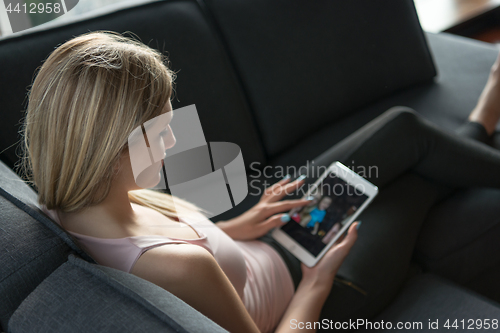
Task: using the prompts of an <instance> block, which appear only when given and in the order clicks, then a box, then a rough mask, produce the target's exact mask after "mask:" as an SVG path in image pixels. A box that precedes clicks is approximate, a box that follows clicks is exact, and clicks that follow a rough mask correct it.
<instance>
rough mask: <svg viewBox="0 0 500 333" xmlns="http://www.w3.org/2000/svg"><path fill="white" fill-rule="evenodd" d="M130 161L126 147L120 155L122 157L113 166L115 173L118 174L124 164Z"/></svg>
mask: <svg viewBox="0 0 500 333" xmlns="http://www.w3.org/2000/svg"><path fill="white" fill-rule="evenodd" d="M128 159H130V157H129V153H128V147H125V148H124V149H123V150H122V152H121V153H120V157H119V158H118V159H117V160H116V162H115V164H114V165H113V173H114V174H118V173H119V172H120V169H121V168H122V166H123V163H124V162H126V161H127V160H128Z"/></svg>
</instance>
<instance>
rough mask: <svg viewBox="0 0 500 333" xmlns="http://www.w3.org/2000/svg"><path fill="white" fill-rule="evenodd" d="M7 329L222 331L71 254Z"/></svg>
mask: <svg viewBox="0 0 500 333" xmlns="http://www.w3.org/2000/svg"><path fill="white" fill-rule="evenodd" d="M9 332H11V333H17V332H23V333H27V332H54V333H55V332H95V333H98V332H103V333H112V332H117V333H118V332H119V333H121V332H200V333H202V332H203V333H204V332H214V333H215V332H227V331H226V330H224V329H222V328H221V327H220V326H218V325H217V324H215V323H214V322H213V321H211V320H210V319H208V318H207V317H205V316H204V315H202V314H201V313H199V312H198V311H196V310H195V309H193V308H192V307H190V306H189V305H187V304H186V303H184V302H183V301H182V300H180V299H179V298H177V297H175V296H174V295H172V294H171V293H169V292H168V291H166V290H164V289H162V288H160V287H158V286H157V285H155V284H152V283H150V282H148V281H146V280H143V279H141V278H139V277H137V276H135V275H132V274H129V273H125V272H122V271H119V270H116V269H113V268H108V267H103V266H98V265H94V264H90V263H88V262H86V261H84V260H82V259H80V258H79V257H77V256H75V255H70V256H69V260H68V262H66V263H65V264H63V265H62V266H60V267H59V268H58V269H57V270H56V271H55V272H53V273H52V274H51V275H50V276H49V277H48V278H47V279H45V280H44V281H43V282H42V283H41V284H40V285H39V286H38V287H37V288H36V289H35V290H34V291H33V292H32V293H31V294H30V295H29V296H28V297H27V298H26V300H25V301H24V302H23V303H22V304H21V305H20V306H19V308H18V309H17V310H16V312H15V313H14V315H13V316H12V318H11V320H10V321H9Z"/></svg>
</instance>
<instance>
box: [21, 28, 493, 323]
mask: <svg viewBox="0 0 500 333" xmlns="http://www.w3.org/2000/svg"><path fill="white" fill-rule="evenodd" d="M173 79H174V75H173V73H172V71H170V70H169V69H168V68H167V67H166V65H165V59H164V57H163V56H162V55H161V54H160V53H159V52H158V51H156V50H154V49H151V48H149V47H147V46H145V45H144V44H142V43H140V42H138V41H136V40H133V39H130V38H125V37H123V36H121V35H120V34H117V33H113V32H106V31H101V32H92V33H87V34H84V35H81V36H78V37H76V38H73V39H71V40H70V41H68V42H66V43H64V44H62V45H61V46H59V47H58V48H56V49H55V50H54V51H53V52H52V54H51V55H50V56H49V57H48V58H47V60H46V61H45V62H44V64H43V66H42V67H41V68H40V70H39V72H38V73H37V76H36V79H35V80H34V82H33V85H32V88H31V91H30V94H29V105H28V110H27V115H26V119H25V128H24V138H25V158H24V161H25V162H26V163H25V164H26V165H25V168H26V172H27V173H28V174H29V176H30V177H31V179H32V181H33V182H34V185H35V186H36V187H37V190H38V195H39V202H40V204H41V205H43V207H44V210H45V211H46V212H47V213H48V214H50V215H51V216H52V217H53V218H54V220H56V222H58V223H60V225H61V226H62V227H63V228H64V229H65V230H67V231H68V232H69V233H71V234H72V235H73V236H74V237H75V238H76V240H77V241H78V242H79V244H80V245H81V246H82V247H83V248H84V249H85V250H87V251H88V252H89V253H90V254H91V255H92V256H93V257H94V258H95V259H96V260H97V262H98V263H100V264H103V265H107V266H110V267H114V268H117V269H121V270H124V271H127V272H130V273H132V274H134V275H137V276H139V277H142V278H144V279H146V280H149V281H151V282H152V283H155V284H157V285H159V286H160V287H162V288H164V289H166V290H168V291H169V292H171V293H172V294H174V295H176V296H177V297H179V298H180V299H182V300H184V301H185V302H186V303H188V304H190V305H191V306H192V307H194V308H195V309H197V310H198V311H200V312H201V313H203V314H204V315H206V316H207V317H208V318H210V319H212V320H213V321H215V322H216V323H218V324H219V325H221V326H222V327H224V328H226V329H227V330H229V331H231V332H259V331H260V332H271V331H276V332H289V331H296V328H297V327H296V326H295V327H294V325H293V324H292V323H305V322H314V321H316V320H318V319H319V318H320V313H321V311H322V310H323V312H325V311H326V316H327V317H329V318H330V319H334V318H339V317H338V314H340V313H341V312H342V311H344V313H342V315H346V314H349V313H351V314H352V311H353V310H356V309H350V308H348V307H345V306H342V299H338V297H339V295H337V294H336V293H333V292H331V290H332V285H333V281H334V277H335V275H336V273H337V271H338V269H339V267H340V265H341V263H342V262H343V261H344V259H345V258H346V256H347V254H348V253H349V251H350V249H351V248H352V246H353V245H354V243H355V241H356V239H357V237H358V232H357V227H359V223H354V224H353V225H352V226H351V227H350V229H349V231H348V234H347V236H346V237H345V238H344V239H343V240H342V241H341V242H340V243H338V244H337V245H336V246H334V247H333V248H332V249H331V250H330V251H329V252H328V253H327V254H326V255H325V257H324V258H323V259H322V260H321V261H320V262H319V264H318V265H316V266H315V267H313V268H308V267H305V266H304V265H302V266H300V263H298V262H295V264H294V265H296V267H295V269H296V268H297V267H299V269H300V270H301V279H300V283H298V286H297V287H296V288H295V286H294V283H293V282H294V279H295V278H296V276H295V275H294V274H291V273H292V271H293V269H294V267H291V266H287V264H286V263H285V261H284V259H283V258H282V257H281V256H280V255H279V254H278V251H277V250H275V247H272V246H269V245H268V244H266V243H264V242H262V241H259V240H256V239H257V238H259V237H261V236H263V235H265V234H267V232H268V231H270V230H271V229H272V228H274V227H277V226H279V225H281V224H282V223H283V222H282V220H284V221H286V220H287V216H286V215H285V214H283V212H286V211H289V210H290V209H292V208H294V207H300V206H303V205H306V204H308V201H307V200H284V201H280V200H281V199H283V197H284V194H285V193H290V192H291V191H292V190H294V189H297V188H299V187H300V186H301V185H303V183H304V179H302V178H301V179H297V180H295V181H291V180H290V179H289V178H286V179H283V180H282V181H280V182H278V183H276V184H275V185H273V186H271V187H270V188H269V189H268V190H266V191H265V193H264V194H263V195H262V198H261V199H260V201H259V203H258V204H257V205H256V206H254V207H253V208H251V209H250V210H248V211H247V212H245V213H244V214H242V215H241V216H238V217H236V218H234V219H232V220H228V221H222V222H219V223H216V224H215V225H214V224H213V223H212V222H210V221H209V220H207V219H206V218H205V219H203V220H201V221H197V222H196V223H194V222H193V221H194V220H199V217H200V214H201V213H200V212H199V210H198V209H197V208H196V207H195V206H194V205H192V204H190V203H188V202H183V203H182V204H181V205H180V206H177V208H178V209H177V211H176V210H175V209H174V207H173V206H172V205H171V202H172V200H171V197H169V196H168V195H166V194H161V193H158V192H154V191H151V190H144V189H141V188H140V187H139V186H137V184H136V183H135V181H134V176H133V172H132V168H131V162H130V156H129V154H128V147H127V138H128V136H129V135H130V133H131V132H132V131H133V130H134V129H135V128H137V127H138V126H141V124H143V123H145V122H146V121H148V120H150V119H153V118H155V117H157V116H160V115H165V117H164V118H165V119H166V120H167V121H166V122H165V123H163V124H162V125H161V126H157V128H155V129H152V131H153V132H148V138H149V139H150V140H149V145H150V146H151V147H154V148H155V149H163V150H166V149H168V148H170V147H172V146H173V145H174V144H175V135H174V133H172V131H171V128H170V126H169V121H170V120H171V118H172V113H173V112H172V106H171V104H170V97H171V94H172V83H173ZM483 109H484V110H486V108H484V107H483ZM484 110H483V111H484ZM488 112H490V111H488ZM486 113H487V112H486V111H484V112H483V113H481V112H479V113H476V116H477V115H478V114H479V115H483V116H484V115H485V114H486ZM488 114H489V115H491V114H490V113H488ZM493 118H494V117H493ZM497 120H498V118H496V119H489V120H487V121H486V120H485V127H486V126H487V127H488V128H490V127H491V125H492V124H491V122H492V121H495V122H496V121H497ZM486 122H488V123H487V124H486ZM475 124H479V122H475ZM479 126H482V125H480V124H479ZM473 127H474V128H477V126H476V125H474V126H473ZM481 128H482V127H481ZM395 129H399V130H400V131H401V132H398V133H396V132H394V130H395ZM408 129H412V131H409V130H408ZM391 133H393V134H391ZM404 133H407V134H404ZM408 133H409V134H412V135H415V137H417V138H418V140H420V141H418V140H417V139H415V140H413V139H412V138H413V137H411V136H409V134H408ZM150 134H151V135H152V137H155V138H156V139H155V140H151V137H150ZM424 134H428V135H424ZM394 135H399V136H398V139H397V140H394ZM427 137H429V139H427ZM368 138H369V140H368ZM405 138H407V140H406V139H405ZM412 140H413V141H416V142H417V143H418V147H421V146H422V145H421V144H422V143H424V142H426V140H434V141H435V142H438V143H439V144H437V145H436V146H435V147H436V148H435V149H437V151H435V152H433V153H432V154H427V153H428V152H426V151H419V152H418V154H420V155H418V154H417V155H415V154H409V155H408V156H405V155H404V154H399V155H398V158H399V160H398V161H394V160H390V159H389V161H386V157H387V156H386V155H387V154H385V155H384V149H386V150H387V145H386V146H385V147H383V149H382V150H381V149H379V150H378V152H379V153H380V154H379V155H380V156H379V155H377V154H373V153H367V152H373V151H374V149H375V148H374V147H377V146H379V145H382V146H383V145H384V143H391V144H392V143H394V142H396V141H397V142H399V144H400V146H401V145H403V143H402V142H405V141H408V142H406V146H401V149H402V150H404V149H414V148H415V149H416V147H413V146H412V145H411V143H409V142H410V141H412ZM350 142H356V144H355V145H351V144H350ZM479 145H481V146H480V147H479V148H478V146H479ZM403 148H404V149H403ZM452 148H453V149H452ZM454 148H457V149H454ZM335 149H337V150H338V154H337V153H336V150H335ZM243 153H244V152H243ZM393 153H396V154H398V152H393ZM443 155H445V156H446V159H445V161H444V163H445V165H442V164H440V163H442V162H443V161H442V156H443ZM325 156H326V155H325ZM325 156H323V157H322V159H320V160H321V161H322V162H323V163H324V164H329V163H332V162H333V161H335V160H338V159H340V160H342V159H345V158H352V157H353V156H354V157H356V158H355V161H356V162H357V163H365V164H367V165H378V167H379V170H380V171H379V172H380V178H377V179H370V180H371V181H373V182H374V183H376V184H377V185H379V186H381V187H383V186H385V184H387V183H389V182H390V181H392V180H394V179H395V178H396V177H400V176H401V175H402V174H404V173H405V172H409V170H410V169H413V170H415V171H416V172H421V173H423V174H425V175H426V176H429V177H430V178H431V179H435V181H439V180H443V181H444V182H445V183H446V184H447V185H449V186H459V185H460V184H462V183H463V184H465V185H471V186H472V185H484V184H485V183H488V184H493V186H497V187H498V186H500V173H499V172H497V173H496V175H493V177H489V178H488V179H486V178H485V177H484V175H485V174H491V171H492V170H499V168H500V154H499V153H498V152H497V151H495V150H493V149H491V148H488V147H486V146H484V147H483V145H482V144H479V143H477V142H473V141H470V140H462V139H461V138H459V137H455V136H446V135H445V134H443V133H441V132H439V131H438V130H437V129H435V128H433V127H431V126H429V125H428V124H427V123H425V122H423V121H421V120H420V119H419V118H418V117H417V116H416V115H415V114H414V113H411V112H409V111H405V110H396V111H394V110H393V111H391V112H388V113H386V114H385V115H384V116H382V117H380V118H378V119H377V120H375V121H374V122H372V123H371V124H370V125H369V126H368V127H365V128H363V129H361V130H360V131H358V132H356V133H355V134H354V135H353V136H352V137H350V138H348V139H347V140H346V141H344V143H343V144H341V145H339V146H338V147H337V148H334V149H333V150H332V151H331V152H329V153H328V155H327V158H325ZM415 156H417V157H418V158H417V159H416V160H413V159H412V158H414V157H415ZM467 157H468V158H470V159H473V160H474V161H475V162H476V167H477V168H478V169H479V170H478V171H480V172H477V173H473V174H471V173H469V172H465V171H466V169H465V168H464V167H462V168H460V166H461V165H462V164H461V162H460V161H463V160H467ZM446 163H447V164H446ZM450 163H451V165H454V167H455V169H454V170H452V171H453V172H451V173H450V174H449V175H446V177H442V176H443V173H442V170H441V169H440V168H441V167H446V166H447V165H450ZM457 165H458V166H459V167H457ZM160 166H161V165H160V164H158V165H153V166H152V167H151V169H150V176H151V177H150V180H151V181H152V183H154V182H155V181H159V179H160V177H159V170H160ZM440 177H441V178H442V179H440ZM430 188H432V187H430ZM426 189H427V190H429V188H426ZM401 190H402V191H403V190H404V188H403V189H401ZM423 190H424V189H422V191H423ZM392 191H394V190H392ZM429 191H432V189H431V190H429ZM409 192H411V191H409ZM383 193H384V189H383V188H382V189H381V195H380V196H381V197H383V196H384V194H383ZM388 193H392V192H391V190H389V191H388ZM411 193H412V194H411V195H410V196H409V197H410V198H412V197H414V196H415V195H416V194H415V193H414V192H411ZM420 194H422V193H420ZM422 195H426V194H425V193H423V194H422ZM397 196H398V197H399V198H401V197H403V196H404V194H401V193H397ZM427 197H429V195H427V196H426V198H427ZM399 204H401V202H400V203H399ZM430 204H432V202H431V201H430V200H427V199H426V201H425V205H426V206H425V207H424V208H426V207H427V206H428V205H430ZM374 205H375V207H376V204H375V203H374ZM412 205H413V207H414V206H418V205H419V203H415V202H412ZM417 208H418V207H417ZM179 210H182V212H183V213H186V214H193V215H192V216H196V217H197V218H196V219H193V220H190V219H189V218H179V215H178V214H179V213H180V212H179ZM398 212H399V210H398ZM182 216H185V215H182ZM288 219H289V217H288ZM421 220H422V217H420V216H419V219H418V218H416V217H414V216H410V217H408V221H406V223H405V224H404V225H405V228H407V229H409V230H410V231H411V232H409V233H404V232H402V229H401V227H398V228H396V229H395V230H392V229H394V228H392V226H393V225H395V224H399V225H401V223H400V222H401V215H398V214H392V213H391V210H390V209H389V210H387V211H386V215H385V216H383V217H380V216H379V217H374V218H373V219H371V220H370V218H369V219H368V220H367V222H365V223H366V224H367V227H368V228H371V227H372V226H373V227H375V228H387V229H388V231H387V233H385V234H384V235H386V236H387V237H396V238H400V239H401V240H404V241H402V242H386V241H382V240H380V241H379V242H371V245H370V249H369V251H365V252H368V253H367V254H366V255H367V256H370V255H374V254H375V255H377V254H379V253H380V251H385V250H386V249H385V248H384V247H385V246H399V247H401V248H400V249H398V250H397V251H395V252H397V255H398V256H399V257H397V258H389V259H387V258H385V257H383V256H377V257H376V258H375V259H374V260H375V261H374V262H377V260H386V261H387V260H394V261H395V262H393V263H392V264H393V265H394V266H395V268H391V269H393V270H394V271H396V272H398V273H397V274H399V275H391V274H393V272H392V271H387V272H385V271H384V274H386V275H390V276H391V277H393V278H395V279H392V280H389V279H385V280H388V281H389V282H391V283H390V286H386V285H384V281H385V280H382V282H381V281H378V280H377V278H376V277H375V278H373V279H374V280H375V281H374V283H375V284H377V288H379V289H381V290H382V291H385V289H384V288H390V293H389V295H391V294H394V293H395V292H396V291H397V288H398V286H399V285H400V282H401V281H399V280H397V278H398V277H399V276H400V275H401V274H400V271H402V272H404V269H405V267H407V264H408V262H409V260H410V255H408V253H410V254H411V249H412V248H413V244H414V238H415V235H416V234H417V232H418V229H419V226H420V223H421ZM406 225H408V227H406ZM367 234H368V233H367ZM379 234H380V233H379ZM394 235H395V236H394ZM406 238H408V239H409V240H407V239H406ZM387 243H392V244H387ZM358 254H359V253H358ZM363 255H364V254H363ZM362 257H363V256H356V257H355V258H359V259H360V260H362V259H363V258H362ZM356 265H357V266H356V267H357V268H359V269H360V271H361V272H362V274H361V275H358V276H354V277H353V279H357V278H359V279H363V278H368V277H365V275H367V276H369V278H372V277H373V276H374V274H369V270H370V269H373V267H374V265H364V264H363V262H362V261H361V262H360V263H357V264H356ZM391 267H392V266H391ZM363 269H365V270H366V272H365V271H363ZM365 273H366V274H365ZM384 274H376V276H380V277H381V278H384ZM292 275H293V276H292ZM366 285H367V287H370V286H369V285H368V283H366ZM372 295H373V297H374V299H372V300H375V301H376V300H377V297H378V296H377V293H376V292H374V293H373V294H369V296H370V297H372ZM386 295H387V293H386V294H384V297H386ZM325 302H326V303H325ZM363 302H364V301H363ZM372 303H373V302H372ZM372 303H365V304H369V305H370V306H371V307H372V308H370V311H371V313H372V314H373V313H375V312H376V311H378V310H379V309H380V307H383V306H384V305H385V304H386V302H385V303H384V302H380V303H377V302H374V303H373V304H375V307H373V304H372ZM335 306H337V307H338V309H333V307H335ZM332 309H333V310H332ZM330 311H332V312H330ZM310 331H315V329H311V330H310Z"/></svg>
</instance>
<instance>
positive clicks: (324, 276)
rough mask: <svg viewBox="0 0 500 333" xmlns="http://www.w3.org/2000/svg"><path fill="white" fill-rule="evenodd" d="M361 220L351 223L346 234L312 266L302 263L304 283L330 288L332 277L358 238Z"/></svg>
mask: <svg viewBox="0 0 500 333" xmlns="http://www.w3.org/2000/svg"><path fill="white" fill-rule="evenodd" d="M360 223H361V222H356V223H353V224H352V225H351V226H350V227H349V230H348V231H347V235H345V236H344V237H343V238H342V237H341V238H339V240H338V241H337V242H336V243H335V245H333V246H332V247H331V248H330V249H329V250H328V252H326V253H325V255H324V256H323V258H321V259H320V261H319V262H318V263H317V264H316V266H313V267H307V266H306V265H304V264H303V263H302V282H303V283H305V284H313V285H318V286H325V287H328V288H330V287H331V286H332V284H333V279H334V278H335V275H336V274H337V271H338V270H339V268H340V265H341V264H342V262H344V259H345V258H346V256H347V254H348V253H349V251H350V250H351V248H352V246H353V245H354V243H355V242H356V239H357V238H358V228H357V227H358V226H359V224H360Z"/></svg>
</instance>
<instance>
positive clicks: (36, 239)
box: [0, 162, 93, 330]
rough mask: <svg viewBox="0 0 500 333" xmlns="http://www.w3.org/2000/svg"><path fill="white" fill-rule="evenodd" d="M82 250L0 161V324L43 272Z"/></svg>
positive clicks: (81, 253)
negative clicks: (42, 210) (43, 211)
mask: <svg viewBox="0 0 500 333" xmlns="http://www.w3.org/2000/svg"><path fill="white" fill-rule="evenodd" d="M69 253H78V254H79V255H81V256H82V257H83V258H85V259H86V260H89V261H90V262H93V260H92V259H91V258H90V257H89V256H88V255H87V254H85V253H84V252H83V251H82V250H80V249H79V248H78V246H77V245H76V244H75V243H74V241H73V240H72V239H71V238H70V237H69V236H68V235H67V234H66V232H65V231H64V230H63V229H61V228H60V227H59V226H58V225H57V224H55V223H54V222H52V221H51V220H50V219H49V218H47V217H46V216H45V215H44V214H43V213H42V212H41V211H40V210H39V208H38V204H37V196H36V193H35V192H34V191H33V190H32V189H31V188H30V187H29V186H28V185H26V184H25V183H24V182H23V181H22V180H21V179H20V178H19V177H18V176H17V175H16V174H15V173H14V172H13V171H11V170H10V169H9V168H7V167H6V166H5V164H3V163H2V162H0V263H1V264H0V295H1V302H0V326H1V327H2V328H3V329H5V330H6V329H7V322H8V320H9V318H10V316H11V315H12V313H13V312H14V311H15V309H16V308H17V307H18V306H19V304H21V302H22V301H23V300H24V299H25V298H26V296H28V295H29V294H30V293H31V292H32V291H33V290H34V289H35V288H36V287H37V286H38V285H39V284H40V282H42V280H44V279H45V278H46V277H47V276H49V275H50V274H51V273H52V272H53V271H54V270H56V269H57V268H58V267H59V266H60V265H62V264H63V263H64V262H66V261H67V257H68V254H69Z"/></svg>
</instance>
